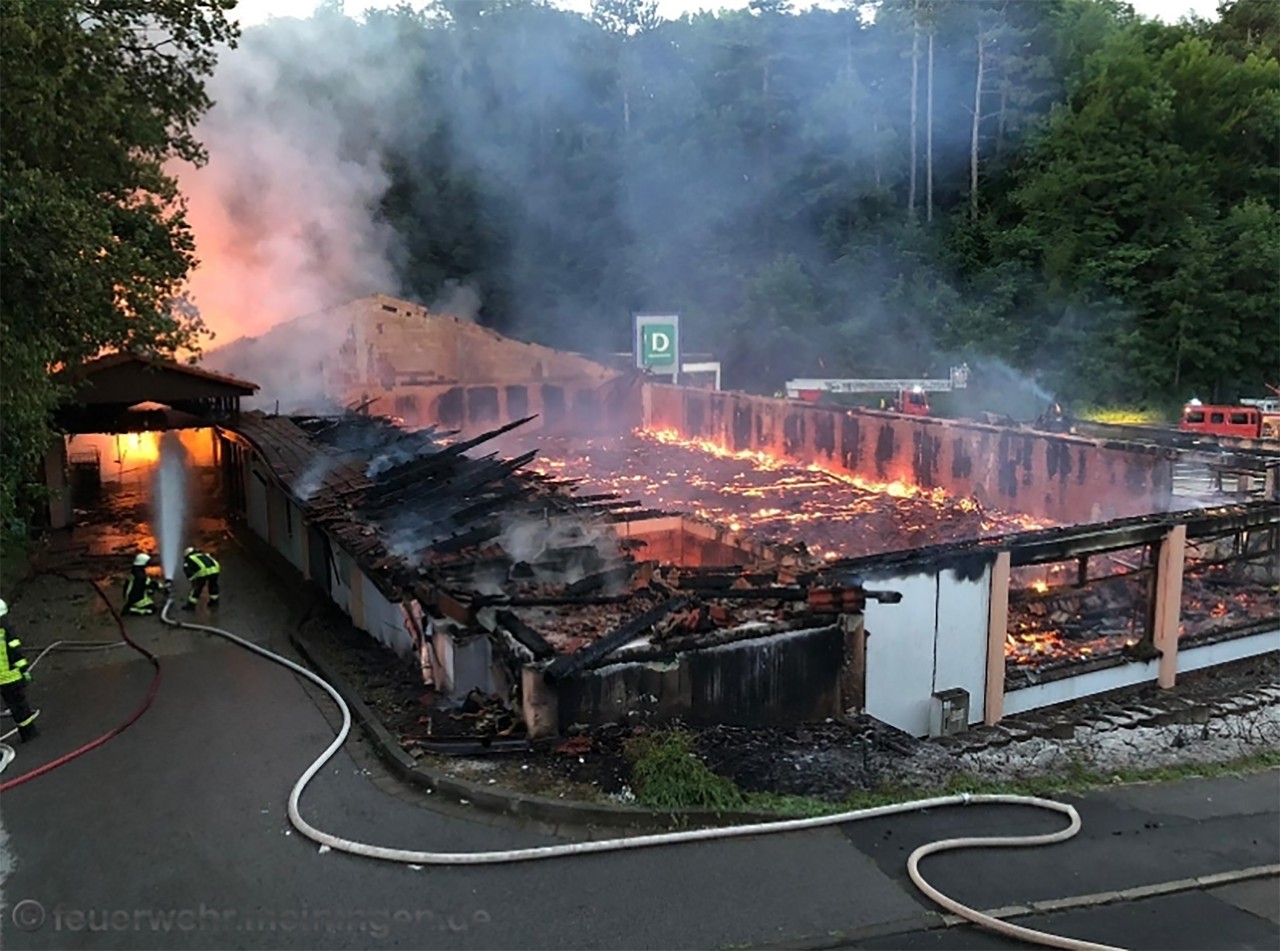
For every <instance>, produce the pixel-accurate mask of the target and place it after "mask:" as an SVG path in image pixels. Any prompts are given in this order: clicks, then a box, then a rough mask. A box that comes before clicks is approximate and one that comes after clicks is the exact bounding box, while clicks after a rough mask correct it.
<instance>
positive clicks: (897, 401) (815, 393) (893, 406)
mask: <svg viewBox="0 0 1280 951" xmlns="http://www.w3.org/2000/svg"><path fill="white" fill-rule="evenodd" d="M968 385H969V366H968V364H961V365H960V366H958V367H952V368H951V375H950V376H949V377H947V378H946V379H932V380H930V379H918V380H820V379H801V380H788V381H787V390H786V394H787V399H789V400H804V401H805V402H807V403H817V402H820V401H821V400H822V399H823V398H824V397H825V396H827V395H835V394H840V393H893V394H894V399H893V402H892V403H887V402H885V401H881V408H882V409H890V410H892V411H893V412H895V413H906V414H907V415H908V416H928V415H929V397H928V395H927V394H929V393H949V392H951V391H952V390H962V389H964V388H965V387H967V386H968Z"/></svg>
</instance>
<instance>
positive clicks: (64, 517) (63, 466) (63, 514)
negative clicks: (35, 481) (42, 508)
mask: <svg viewBox="0 0 1280 951" xmlns="http://www.w3.org/2000/svg"><path fill="white" fill-rule="evenodd" d="M44 484H45V487H46V488H48V490H49V503H48V504H49V527H50V528H54V529H57V528H66V527H67V526H68V525H70V524H71V487H70V485H68V484H67V441H66V439H65V438H64V437H63V436H62V435H61V434H58V435H56V436H54V437H53V438H52V440H50V442H49V448H48V450H47V451H46V452H45V454H44Z"/></svg>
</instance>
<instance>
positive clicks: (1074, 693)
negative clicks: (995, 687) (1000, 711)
mask: <svg viewBox="0 0 1280 951" xmlns="http://www.w3.org/2000/svg"><path fill="white" fill-rule="evenodd" d="M1158 668H1159V662H1158V661H1154V660H1148V661H1141V662H1134V663H1130V664H1117V665H1116V666H1115V667H1104V668H1103V669H1102V670H1092V671H1090V672H1089V673H1087V674H1077V675H1076V676H1074V677H1063V678H1062V679H1061V680H1051V681H1049V682H1048V683H1044V684H1036V685H1035V686H1034V687H1022V688H1020V689H1018V690H1011V691H1009V692H1007V693H1006V694H1005V695H1004V715H1005V716H1012V715H1013V714H1015V713H1026V712H1027V711H1028V710H1039V709H1040V708H1041V707H1051V706H1053V705H1054V704H1055V703H1067V702H1068V701H1071V700H1079V699H1080V698H1081V697H1092V696H1093V695H1094V694H1096V693H1106V692H1107V691H1108V690H1119V689H1120V688H1121V687H1132V686H1133V685H1134V684H1141V683H1146V682H1147V681H1149V680H1155V679H1156V673H1157V671H1158Z"/></svg>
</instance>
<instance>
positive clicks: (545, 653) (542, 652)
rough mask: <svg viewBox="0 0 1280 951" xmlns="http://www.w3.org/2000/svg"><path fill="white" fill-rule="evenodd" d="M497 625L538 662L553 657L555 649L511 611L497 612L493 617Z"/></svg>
mask: <svg viewBox="0 0 1280 951" xmlns="http://www.w3.org/2000/svg"><path fill="white" fill-rule="evenodd" d="M495 617H496V620H497V622H498V625H499V626H500V627H501V628H502V629H503V630H504V631H506V632H507V633H509V634H510V635H511V636H512V637H514V638H515V639H516V640H517V641H519V642H520V643H521V644H523V645H524V646H525V647H527V648H529V650H530V651H532V652H533V656H534V657H536V658H537V659H538V660H545V659H546V658H548V657H554V656H555V654H556V649H555V648H554V647H552V646H551V645H550V644H549V643H547V639H546V638H544V637H543V636H542V635H541V634H539V633H538V632H537V631H536V630H534V629H533V628H532V627H530V626H529V625H528V624H526V623H525V622H524V621H522V620H520V618H519V617H517V616H516V615H515V614H513V613H512V612H511V611H499V612H498V613H497V615H496V616H495Z"/></svg>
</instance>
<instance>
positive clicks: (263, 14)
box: [235, 0, 1218, 26]
mask: <svg viewBox="0 0 1280 951" xmlns="http://www.w3.org/2000/svg"><path fill="white" fill-rule="evenodd" d="M317 2H318V0H240V4H239V6H238V7H237V8H236V13H235V16H236V18H237V19H238V20H239V21H240V22H241V24H243V25H244V26H252V25H254V24H257V23H262V22H263V21H265V20H267V19H268V18H270V17H273V16H284V17H307V16H310V15H311V12H312V11H313V10H314V9H315V8H316V5H317ZM400 2H401V0H346V8H347V10H348V11H349V12H350V13H352V14H356V13H360V12H363V11H364V10H366V9H368V8H370V7H393V6H398V5H399V3H400ZM1026 2H1028V3H1034V2H1035V0H1026ZM1129 2H1130V3H1132V4H1133V7H1134V9H1135V10H1137V11H1138V13H1140V14H1142V15H1143V16H1149V17H1155V18H1157V19H1160V20H1164V21H1166V22H1170V23H1172V22H1176V21H1177V20H1178V19H1179V18H1181V17H1182V16H1183V15H1185V14H1187V13H1195V14H1197V15H1199V16H1202V17H1205V18H1211V17H1213V16H1214V14H1215V11H1216V10H1217V6H1218V0H1129ZM746 4H747V0H658V12H659V13H660V14H662V16H664V17H666V18H668V19H675V18H678V17H681V16H683V15H684V14H686V13H697V12H698V11H700V10H719V9H726V8H738V7H744V6H746ZM411 5H413V6H417V5H419V4H417V3H412V2H411ZM556 5H557V6H560V7H564V8H565V9H569V10H578V11H579V12H583V13H585V12H586V11H587V10H589V9H590V8H591V0H556ZM795 5H796V7H797V8H799V9H804V8H806V7H809V6H814V5H817V6H824V7H838V6H841V5H842V4H841V3H840V2H839V0H823V2H818V3H815V2H814V0H797V2H796V4H795Z"/></svg>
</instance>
